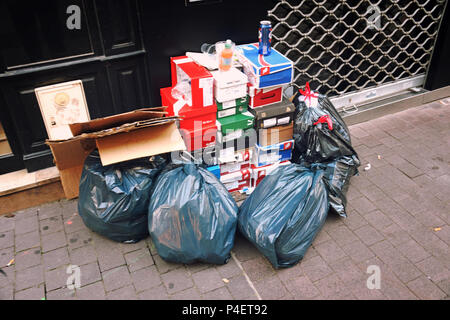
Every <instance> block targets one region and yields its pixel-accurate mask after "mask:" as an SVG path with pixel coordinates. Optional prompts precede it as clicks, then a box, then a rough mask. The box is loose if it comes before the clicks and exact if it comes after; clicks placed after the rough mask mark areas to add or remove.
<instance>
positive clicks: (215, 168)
mask: <svg viewBox="0 0 450 320" xmlns="http://www.w3.org/2000/svg"><path fill="white" fill-rule="evenodd" d="M206 170H208V171H209V172H211V173H212V174H214V175H215V176H216V177H217V179H219V180H220V166H219V165H215V166H211V167H208V168H206Z"/></svg>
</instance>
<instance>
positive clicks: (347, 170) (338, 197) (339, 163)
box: [323, 155, 360, 217]
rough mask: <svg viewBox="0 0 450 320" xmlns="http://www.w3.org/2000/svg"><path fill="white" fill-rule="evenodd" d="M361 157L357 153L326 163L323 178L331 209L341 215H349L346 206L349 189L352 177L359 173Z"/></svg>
mask: <svg viewBox="0 0 450 320" xmlns="http://www.w3.org/2000/svg"><path fill="white" fill-rule="evenodd" d="M359 165H360V162H359V159H358V157H357V156H356V155H353V156H351V157H348V156H345V157H341V158H339V159H337V160H336V161H331V162H328V163H324V171H325V173H324V176H323V180H324V182H325V186H326V187H327V190H328V199H329V201H330V209H331V210H332V211H334V212H335V213H337V214H339V215H340V216H341V217H347V213H346V211H345V207H346V205H347V197H346V194H347V190H348V187H349V184H350V178H351V177H353V176H354V175H356V174H357V173H358V166H359Z"/></svg>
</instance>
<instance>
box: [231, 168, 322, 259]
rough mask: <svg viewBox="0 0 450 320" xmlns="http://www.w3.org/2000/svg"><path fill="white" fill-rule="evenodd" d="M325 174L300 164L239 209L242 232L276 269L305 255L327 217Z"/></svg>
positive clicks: (266, 182) (275, 176) (279, 172)
mask: <svg viewBox="0 0 450 320" xmlns="http://www.w3.org/2000/svg"><path fill="white" fill-rule="evenodd" d="M323 174H324V171H323V170H321V169H319V168H318V167H317V166H312V168H307V167H303V166H300V165H297V164H290V165H287V166H283V167H279V168H278V169H276V170H275V171H273V172H272V173H271V174H269V175H268V176H266V177H265V178H264V179H263V180H262V182H261V183H260V184H259V185H258V186H257V187H256V188H255V190H254V191H253V193H252V194H251V195H250V196H249V197H248V198H247V199H246V200H245V201H244V203H243V204H242V205H241V207H240V209H239V222H238V228H239V231H240V232H241V233H242V234H243V235H244V236H245V237H246V238H247V239H249V240H250V241H251V242H252V243H253V244H254V245H255V246H256V247H257V248H258V250H260V251H261V252H262V253H263V254H264V256H266V257H267V259H269V261H270V262H271V263H272V265H273V266H274V267H275V268H282V267H291V266H293V265H295V264H296V263H298V261H300V260H301V259H302V258H303V256H304V255H305V253H306V251H307V249H308V248H309V246H310V245H311V243H312V242H313V240H314V238H315V236H316V235H317V233H318V232H319V230H320V229H321V228H322V226H323V224H324V222H325V219H326V217H327V213H328V209H329V204H328V198H327V190H326V188H325V184H324V181H323V179H322V177H323Z"/></svg>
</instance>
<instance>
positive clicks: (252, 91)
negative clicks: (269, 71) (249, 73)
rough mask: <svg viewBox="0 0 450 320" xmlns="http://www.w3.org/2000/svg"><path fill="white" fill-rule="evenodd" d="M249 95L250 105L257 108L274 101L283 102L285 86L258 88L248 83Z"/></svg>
mask: <svg viewBox="0 0 450 320" xmlns="http://www.w3.org/2000/svg"><path fill="white" fill-rule="evenodd" d="M248 95H249V96H250V101H249V106H250V107H251V108H257V107H262V106H267V105H269V104H272V103H277V102H281V101H282V100H283V87H282V86H278V87H270V88H265V89H258V88H255V87H254V86H252V85H251V84H250V83H249V84H248Z"/></svg>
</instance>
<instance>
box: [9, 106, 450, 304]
mask: <svg viewBox="0 0 450 320" xmlns="http://www.w3.org/2000/svg"><path fill="white" fill-rule="evenodd" d="M350 131H351V134H352V138H353V145H354V146H355V148H356V150H357V151H358V153H359V155H360V158H361V160H362V166H361V170H360V171H361V172H360V175H359V176H357V177H354V178H353V179H352V181H351V187H350V189H349V192H348V218H347V219H342V218H339V217H336V216H329V217H328V219H327V221H326V224H325V226H324V228H323V229H322V230H321V232H320V233H319V234H318V236H317V238H316V239H315V241H314V243H313V245H312V247H311V248H310V249H309V250H308V252H307V254H306V256H305V258H304V259H303V261H302V262H301V263H299V264H298V265H297V266H295V267H293V268H290V269H284V270H278V271H277V270H274V269H273V268H272V267H271V265H270V264H269V263H268V261H267V260H266V259H265V258H264V257H262V255H261V254H260V253H259V252H258V251H257V250H256V249H255V248H254V247H253V246H252V245H251V244H250V243H249V242H248V241H246V240H245V239H243V238H242V237H241V236H238V237H237V239H236V245H235V247H234V249H233V256H234V257H233V259H231V260H230V262H229V263H228V264H227V265H224V266H212V265H206V264H196V265H189V266H187V265H179V264H172V263H166V262H164V261H163V260H162V259H161V258H160V257H159V256H158V254H157V252H156V250H155V249H154V246H153V245H152V243H151V240H150V239H147V240H144V241H141V242H139V243H137V244H118V243H114V242H112V241H109V240H107V239H105V238H103V237H101V236H98V235H96V234H94V233H93V232H91V231H89V230H88V229H87V228H86V227H85V226H84V224H83V222H82V221H81V219H80V217H79V216H78V215H77V201H60V202H56V203H51V204H48V205H43V206H39V207H36V208H32V209H28V210H24V211H21V212H16V213H15V214H14V217H10V218H7V217H0V267H1V268H2V269H3V270H4V271H5V272H6V273H7V277H4V276H3V275H1V274H0V299H38V300H40V299H44V298H45V299H48V300H56V299H258V298H259V297H260V298H262V299H448V298H449V294H450V271H449V270H450V250H449V245H450V215H449V213H450V106H449V105H443V104H440V103H439V102H434V103H431V104H428V105H424V106H421V107H418V108H413V109H409V110H407V111H404V112H400V113H396V114H393V115H388V116H385V117H382V118H379V119H375V120H372V121H369V122H366V123H362V124H358V125H355V126H352V127H351V128H350ZM369 163H370V165H371V168H370V170H367V171H365V170H364V167H366V166H367V164H369ZM12 259H14V262H13V263H12V264H11V265H10V266H7V265H8V264H9V263H10V262H11V260H12ZM69 265H77V266H79V267H80V273H81V288H80V289H76V290H75V291H73V290H70V289H68V288H67V287H66V282H67V278H68V277H69V276H70V275H71V274H72V273H70V270H69V273H67V271H68V270H67V268H68V266H69ZM372 265H375V266H378V267H379V268H380V271H381V288H380V289H374V290H370V289H368V288H367V279H368V277H369V276H370V274H368V273H367V269H368V267H369V266H372Z"/></svg>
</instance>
